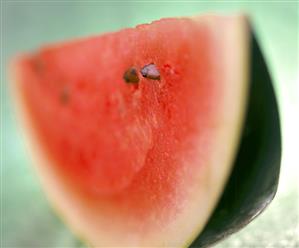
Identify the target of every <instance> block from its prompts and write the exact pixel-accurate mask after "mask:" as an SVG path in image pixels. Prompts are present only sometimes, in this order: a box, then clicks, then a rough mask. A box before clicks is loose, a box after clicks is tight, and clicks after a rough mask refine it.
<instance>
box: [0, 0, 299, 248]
mask: <svg viewBox="0 0 299 248" xmlns="http://www.w3.org/2000/svg"><path fill="white" fill-rule="evenodd" d="M1 4H2V5H1V25H2V26H1V39H2V50H1V60H2V65H3V66H2V65H1V97H2V98H1V145H2V147H1V152H2V153H1V155H2V156H1V172H2V176H1V186H2V188H1V208H2V216H1V228H2V229H1V246H2V247H28V248H30V247H49V248H50V247H51V248H52V247H79V246H80V244H79V243H78V241H76V239H75V238H74V237H73V236H72V235H71V234H70V233H69V231H68V230H67V228H65V227H64V225H63V224H61V222H60V220H59V219H58V218H57V217H56V216H55V214H54V213H53V211H52V210H51V208H50V207H49V205H48V203H47V202H46V200H45V197H44V195H43V193H42V191H41V189H40V185H39V182H38V180H37V178H36V177H35V175H34V173H33V171H32V168H31V165H30V160H29V158H28V155H27V153H26V151H25V147H24V143H23V141H22V140H21V136H20V133H19V132H18V131H17V123H16V119H15V116H14V113H13V111H12V106H11V103H10V98H9V96H8V92H7V83H8V80H7V77H6V76H7V75H6V70H7V68H6V65H7V62H8V60H9V58H11V57H12V56H13V55H15V54H16V53H18V52H20V51H26V50H32V49H35V48H37V47H39V46H40V45H41V44H44V43H50V42H53V41H59V40H64V39H69V38H74V37H81V36H86V35H91V34H98V33H102V32H106V31H114V30H118V29H120V28H123V27H129V26H134V25H136V24H139V23H144V22H149V21H152V20H155V19H159V18H162V17H169V16H183V15H195V14H197V13H202V12H207V11H208V12H211V11H217V12H219V11H220V10H221V11H236V10H241V11H244V12H246V13H249V14H250V16H251V17H252V21H253V24H254V27H255V29H256V31H257V34H258V39H259V41H260V42H261V45H262V49H263V50H264V52H265V55H266V59H267V62H268V64H269V67H270V70H271V73H272V76H273V77H274V83H275V88H276V90H277V93H278V97H279V104H280V110H281V113H282V126H283V143H284V153H283V164H282V166H283V167H282V174H281V181H280V186H279V192H278V194H277V197H276V198H275V200H274V202H273V203H272V204H271V205H270V207H269V208H268V209H267V210H266V212H265V213H263V214H262V215H261V216H260V217H259V218H258V219H256V220H255V221H254V222H253V223H252V224H250V225H249V226H248V227H246V228H245V229H244V230H242V231H241V232H239V233H238V234H236V235H233V236H232V237H231V238H229V239H228V240H226V241H224V242H222V243H221V244H219V245H218V247H245V248H246V247H295V245H297V247H299V240H298V238H297V239H296V235H295V232H297V237H299V233H298V187H297V184H296V180H298V170H299V169H298V165H299V159H298V155H297V154H298V147H299V145H298V142H297V141H298V140H299V137H298V131H297V129H298V127H299V122H298V114H299V106H298V97H299V88H298V77H297V71H298V69H297V68H298V3H296V2H293V3H290V2H288V3H287V2H286V1H285V2H281V3H277V2H276V3H275V2H267V3H266V2H264V3H249V2H235V3H221V2H218V3H211V2H204V3H196V2H195V1H193V2H185V3H183V2H180V3H179V2H176V3H165V2H164V3H162V2H160V3H159V2H157V1H156V3H150V2H142V3H141V2H139V3H138V2H131V3H125V2H124V1H123V2H122V1H118V2H113V3H111V2H103V1H93V2H88V3H87V2H85V3H84V2H81V3H78V2H77V3H76V4H74V3H73V4H72V3H70V2H66V1H65V2H59V1H47V2H46V1H44V2H38V1H31V2H30V1H19V2H15V1H9V0H7V1H1ZM296 153H297V154H296Z"/></svg>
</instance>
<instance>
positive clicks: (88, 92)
mask: <svg viewBox="0 0 299 248" xmlns="http://www.w3.org/2000/svg"><path fill="white" fill-rule="evenodd" d="M248 51H249V29H248V25H247V21H246V19H245V18H244V17H242V16H234V17H219V16H218V17H217V16H203V17H200V18H180V19H163V20H160V21H157V22H153V23H152V24H149V25H140V26H137V27H136V28H133V29H125V30H122V31H119V32H116V33H110V34H105V35H102V36H99V37H93V38H88V39H82V40H77V41H73V42H69V43H64V44H58V45H55V46H48V47H45V48H43V49H41V50H40V51H39V52H37V53H36V54H34V55H26V56H23V57H22V58H20V59H19V60H18V62H17V64H16V77H17V78H16V81H17V84H16V88H15V93H16V94H19V95H18V96H17V99H18V100H19V103H20V104H19V106H20V109H22V110H21V111H20V112H21V114H22V116H23V120H24V121H23V122H24V123H25V125H26V131H27V134H29V139H28V140H30V143H31V147H32V148H31V151H32V154H33V157H34V158H35V161H36V168H37V171H38V173H39V175H40V176H41V179H42V182H43V185H44V187H45V190H46V192H47V193H48V196H49V198H50V200H51V201H52V202H53V204H54V206H55V207H56V208H57V209H58V211H59V212H60V213H61V215H62V216H63V217H64V219H65V221H66V223H68V224H69V225H70V226H71V227H72V229H73V230H74V231H75V232H76V233H77V234H78V235H79V236H81V237H82V238H83V239H84V240H86V241H87V242H88V243H90V244H91V245H93V246H120V245H121V246H167V247H170V246H183V245H186V244H189V243H190V242H192V240H193V239H194V238H195V237H196V236H197V235H198V234H199V233H200V231H201V230H202V229H203V227H204V225H205V224H206V222H207V220H208V218H209V216H210V215H211V213H212V211H213V209H214V207H215V205H216V203H217V200H218V199H219V197H220V195H221V193H222V190H223V187H224V184H225V182H226V180H227V178H228V176H229V173H230V170H231V167H232V164H233V161H234V158H235V156H236V152H237V148H238V144H239V141H240V132H241V127H242V124H243V119H244V112H245V109H246V97H247V89H248V80H247V78H248V75H247V74H248V61H249V55H248Z"/></svg>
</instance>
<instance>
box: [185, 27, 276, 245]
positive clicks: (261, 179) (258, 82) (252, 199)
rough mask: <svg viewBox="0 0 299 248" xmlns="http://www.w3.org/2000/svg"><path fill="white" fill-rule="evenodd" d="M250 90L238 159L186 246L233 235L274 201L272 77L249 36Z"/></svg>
mask: <svg viewBox="0 0 299 248" xmlns="http://www.w3.org/2000/svg"><path fill="white" fill-rule="evenodd" d="M250 70H251V73H250V77H251V78H250V92H249V100H248V101H249V102H248V107H247V114H246V122H245V126H244V128H243V135H242V140H241V144H240V147H239V151H238V155H237V158H236V161H235V165H234V167H233V171H232V174H231V176H230V178H229V181H228V183H227V185H226V187H225V190H224V193H223V195H222V197H221V199H220V201H219V203H218V205H217V207H216V209H215V210H214V212H213V214H212V216H211V218H210V220H209V222H208V224H207V225H206V227H205V229H204V230H203V232H202V233H201V234H200V235H199V236H198V237H197V239H196V240H195V241H194V242H193V243H192V244H191V245H190V247H207V246H210V245H212V244H215V243H217V242H219V241H220V240H222V239H224V238H226V237H228V236H229V235H231V234H232V233H235V232H237V231H238V230H240V229H241V228H242V227H244V226H245V225H246V224H248V223H249V222H251V221H252V220H253V219H254V218H255V217H256V216H258V215H259V214H260V213H261V212H262V211H263V210H264V209H265V208H266V206H267V205H268V204H269V203H270V202H271V201H272V199H273V197H274V195H275V193H276V190H277V186H278V179H279V171H280V160H281V133H280V121H279V113H278V106H277V101H276V98H275V94H274V89H273V86H272V82H271V78H270V75H269V72H268V69H267V66H266V63H265V61H264V58H263V55H262V53H261V51H260V48H259V46H258V43H257V41H256V38H255V37H254V34H253V33H252V41H251V69H250Z"/></svg>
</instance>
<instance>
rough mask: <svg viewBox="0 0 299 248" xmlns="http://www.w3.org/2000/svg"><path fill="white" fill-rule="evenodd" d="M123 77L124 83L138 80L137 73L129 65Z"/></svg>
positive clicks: (134, 82)
mask: <svg viewBox="0 0 299 248" xmlns="http://www.w3.org/2000/svg"><path fill="white" fill-rule="evenodd" d="M123 78H124V80H125V81H126V83H133V84H136V83H138V82H139V77H138V73H137V70H136V69H135V68H134V67H130V68H129V69H128V70H126V71H125V73H124V76H123Z"/></svg>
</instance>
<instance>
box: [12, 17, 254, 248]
mask: <svg viewBox="0 0 299 248" xmlns="http://www.w3.org/2000/svg"><path fill="white" fill-rule="evenodd" d="M193 20H194V21H196V22H200V23H205V25H207V26H209V28H210V29H211V31H214V32H215V33H214V34H213V41H214V42H215V48H217V49H219V51H217V52H218V53H219V58H223V60H221V61H219V63H220V66H221V67H222V68H223V71H224V72H225V75H223V81H222V82H221V83H224V84H225V85H226V88H225V89H226V90H227V92H225V93H223V95H224V96H225V99H224V100H223V103H222V108H221V109H220V110H219V119H218V123H216V125H215V133H216V134H217V135H216V139H215V142H214V143H213V150H212V151H211V157H210V158H211V159H210V161H208V163H209V164H208V165H206V166H203V167H201V172H200V173H196V174H198V175H195V177H198V178H197V179H198V180H197V179H196V178H195V179H196V181H198V183H195V184H194V186H193V188H192V189H191V190H189V201H187V202H188V206H187V207H186V208H184V210H183V211H182V212H181V213H180V214H179V216H177V218H176V220H174V221H173V222H172V224H171V226H170V227H169V228H166V229H164V230H157V231H156V232H154V233H152V234H151V235H148V236H146V237H143V238H138V237H135V235H134V234H133V235H132V236H130V235H123V234H122V233H117V232H116V233H112V234H110V235H109V233H105V230H103V229H102V230H100V231H99V230H98V223H99V222H100V221H101V217H95V216H94V214H93V211H92V210H91V211H90V212H87V211H86V209H87V206H88V204H87V203H86V204H85V203H84V202H82V200H81V199H80V198H79V197H78V196H77V194H76V192H75V191H73V190H72V188H71V187H69V186H68V185H67V184H66V183H65V179H62V178H61V177H60V175H58V174H56V172H55V171H53V170H52V169H51V163H50V162H49V158H48V156H47V154H46V153H45V152H44V151H43V150H42V149H41V147H40V145H39V144H38V142H37V139H36V137H35V132H34V130H33V128H32V125H31V123H30V120H31V118H30V116H28V111H27V109H26V107H25V106H26V104H24V102H23V100H24V99H23V96H22V92H21V90H20V89H19V88H18V87H19V86H18V84H17V83H18V81H19V79H18V78H16V80H15V81H16V82H17V83H16V84H14V85H13V87H14V89H13V90H12V92H13V94H14V99H16V106H17V111H18V114H19V116H20V117H21V122H22V124H23V129H24V134H25V136H27V137H26V141H27V142H28V146H29V149H28V150H29V152H30V153H31V155H32V156H31V157H32V158H34V164H35V168H36V170H37V173H38V174H39V175H40V179H41V182H42V185H43V187H44V189H45V191H46V193H47V195H48V197H49V200H50V201H51V202H52V203H54V204H55V207H56V208H57V210H58V212H59V213H61V215H62V216H63V218H64V221H65V222H66V223H67V224H68V226H70V227H71V228H72V229H73V231H74V233H76V234H77V235H78V236H79V237H81V238H83V240H86V241H88V242H89V243H91V244H92V245H93V246H95V247H99V246H100V245H101V246H102V247H103V246H104V247H106V246H112V245H114V246H115V244H119V246H127V247H143V246H146V247H149V246H151V247H157V246H159V247H161V246H163V247H182V246H187V245H189V244H190V243H191V242H192V241H193V239H195V238H196V236H197V235H198V234H199V233H200V232H201V231H202V230H203V228H204V226H205V224H206V223H207V221H208V219H209V217H210V215H211V213H212V211H213V209H214V208H215V206H216V204H217V201H218V199H219V197H220V195H221V194H222V191H223V188H224V185H225V183H226V181H227V178H228V176H229V174H230V171H231V167H232V165H233V162H234V159H235V156H236V152H237V148H238V145H239V141H240V135H241V128H242V125H243V121H244V115H245V110H246V102H247V92H248V67H249V27H248V23H247V19H246V18H245V17H244V16H231V17H224V16H223V17H221V16H212V15H207V16H202V17H195V18H193ZM222 23H225V28H224V27H223V25H222ZM219 32H221V33H219ZM232 49H233V51H232ZM14 75H16V76H18V73H17V72H15V73H14ZM227 110H230V111H227ZM224 144H225V145H224ZM220 165H221V166H220ZM202 182H204V185H203V183H202Z"/></svg>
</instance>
